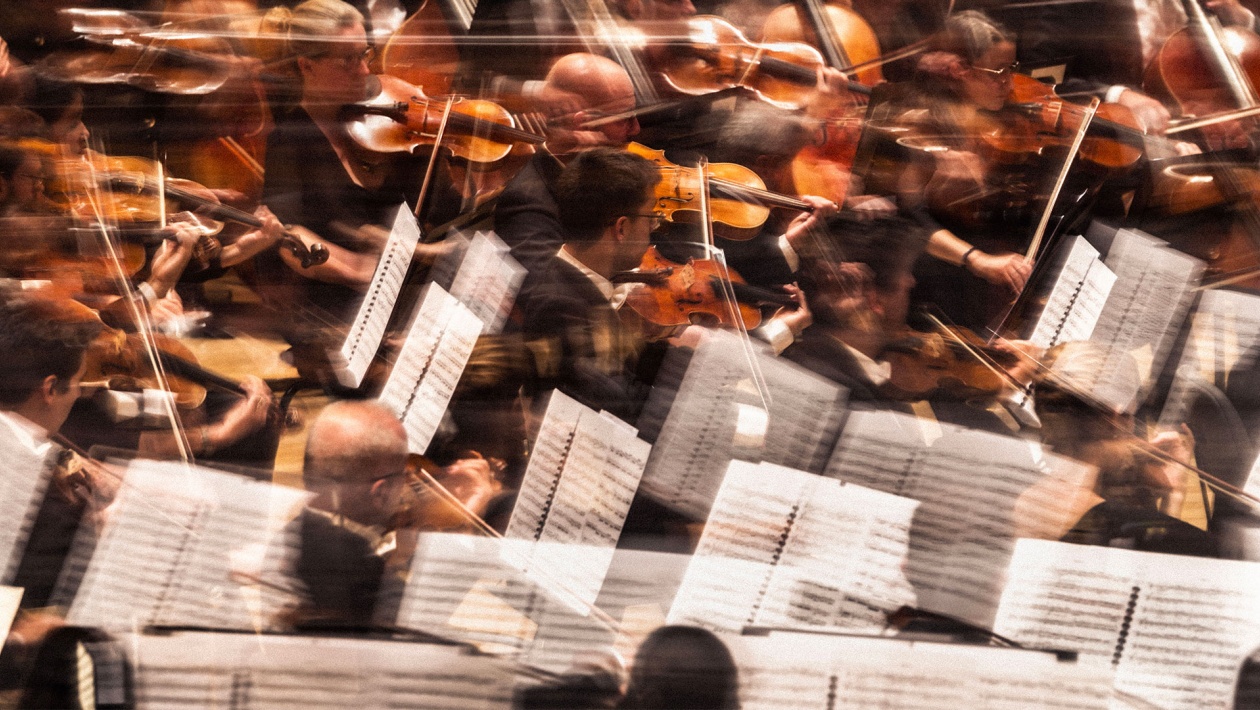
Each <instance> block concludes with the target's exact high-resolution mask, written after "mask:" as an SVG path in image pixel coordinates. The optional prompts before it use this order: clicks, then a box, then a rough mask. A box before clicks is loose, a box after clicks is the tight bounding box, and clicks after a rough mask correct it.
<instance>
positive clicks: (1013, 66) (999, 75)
mask: <svg viewBox="0 0 1260 710" xmlns="http://www.w3.org/2000/svg"><path fill="white" fill-rule="evenodd" d="M971 68H972V69H975V70H976V71H981V72H984V73H985V74H988V75H989V76H991V77H993V78H994V79H1005V78H1006V77H1008V76H1010V75H1011V74H1017V73H1019V62H1011V63H1010V64H1009V65H1007V66H1004V67H1002V68H1001V69H985V68H984V67H978V66H975V65H972V67H971Z"/></svg>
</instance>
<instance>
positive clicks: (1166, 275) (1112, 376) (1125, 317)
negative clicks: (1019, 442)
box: [1078, 229, 1203, 409]
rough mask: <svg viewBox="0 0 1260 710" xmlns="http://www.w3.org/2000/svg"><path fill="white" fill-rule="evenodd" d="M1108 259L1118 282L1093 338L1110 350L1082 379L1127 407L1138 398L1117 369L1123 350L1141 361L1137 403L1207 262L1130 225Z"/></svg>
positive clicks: (1108, 399)
mask: <svg viewBox="0 0 1260 710" xmlns="http://www.w3.org/2000/svg"><path fill="white" fill-rule="evenodd" d="M1106 262H1107V265H1108V266H1109V267H1110V268H1111V269H1112V271H1114V272H1115V274H1116V283H1115V285H1114V286H1113V287H1112V289H1111V294H1110V295H1109V296H1108V297H1107V304H1106V306H1104V307H1103V311H1102V314H1101V315H1100V316H1099V318H1098V324H1097V325H1096V326H1095V327H1094V335H1093V336H1092V338H1091V340H1093V341H1094V342H1097V343H1100V344H1102V345H1104V346H1106V347H1107V348H1108V351H1109V353H1110V355H1109V357H1108V358H1107V360H1106V362H1105V363H1104V364H1103V366H1102V367H1101V369H1100V370H1099V371H1098V372H1096V373H1094V375H1093V377H1092V378H1089V379H1087V381H1085V382H1080V383H1078V385H1079V386H1081V387H1082V388H1084V389H1085V390H1086V391H1088V392H1090V393H1091V394H1092V395H1094V396H1095V397H1097V398H1098V399H1099V400H1101V401H1102V402H1104V403H1106V404H1110V405H1112V406H1113V407H1115V408H1116V409H1126V408H1131V407H1132V406H1133V405H1134V404H1135V401H1134V399H1133V397H1132V396H1131V395H1132V393H1131V392H1128V391H1127V390H1126V388H1125V387H1124V386H1123V385H1122V384H1121V383H1123V382H1124V381H1125V378H1124V377H1122V376H1118V375H1117V374H1116V373H1117V372H1118V371H1121V370H1120V368H1124V367H1125V366H1126V359H1125V357H1124V356H1126V355H1131V356H1132V357H1133V358H1134V359H1135V360H1136V361H1137V364H1138V370H1139V376H1140V378H1141V382H1142V386H1141V389H1140V391H1139V392H1138V395H1137V400H1136V403H1140V402H1142V401H1143V400H1144V399H1145V398H1146V394H1147V393H1148V392H1149V391H1150V388H1151V385H1152V383H1153V380H1154V378H1156V377H1158V375H1159V372H1160V371H1161V370H1162V369H1163V366H1164V360H1165V359H1166V358H1167V357H1168V350H1169V349H1170V348H1171V347H1172V343H1173V341H1174V340H1175V338H1176V335H1177V328H1178V326H1179V325H1180V323H1181V322H1182V320H1183V319H1184V318H1185V314H1186V311H1187V309H1188V308H1189V306H1190V300H1191V299H1192V298H1193V296H1194V288H1195V287H1196V286H1197V285H1198V283H1199V279H1200V277H1201V276H1202V273H1203V263H1202V262H1201V261H1199V260H1198V259H1194V258H1192V257H1189V256H1186V255H1185V254H1183V253H1181V252H1179V251H1176V250H1175V249H1172V248H1170V247H1168V246H1167V245H1166V244H1165V243H1163V242H1161V241H1160V240H1158V239H1155V238H1154V237H1151V236H1149V235H1146V234H1143V233H1141V232H1136V231H1133V230H1129V229H1122V230H1120V231H1119V232H1117V233H1116V238H1115V241H1113V242H1112V245H1111V250H1110V251H1109V252H1108V254H1107V259H1106Z"/></svg>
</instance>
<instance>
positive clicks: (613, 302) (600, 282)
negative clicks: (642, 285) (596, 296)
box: [556, 246, 634, 310]
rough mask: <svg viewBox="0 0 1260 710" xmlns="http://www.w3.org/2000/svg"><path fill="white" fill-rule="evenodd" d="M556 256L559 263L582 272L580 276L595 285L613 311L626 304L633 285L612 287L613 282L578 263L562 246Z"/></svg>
mask: <svg viewBox="0 0 1260 710" xmlns="http://www.w3.org/2000/svg"><path fill="white" fill-rule="evenodd" d="M556 256H558V257H560V260H561V261H564V262H565V263H567V264H568V265H570V266H572V267H573V268H575V269H577V270H578V271H580V272H582V275H583V276H585V277H586V278H587V279H590V282H591V283H593V284H595V288H597V289H599V292H600V294H601V295H603V297H604V298H605V299H606V300H607V301H608V305H610V306H612V307H613V309H614V310H616V309H618V308H620V307H621V304H623V303H625V302H626V296H627V295H628V294H629V293H630V289H631V288H633V287H634V284H618V285H613V282H611V281H609V280H608V279H606V278H604V277H603V276H600V275H599V274H597V273H595V272H594V271H592V270H591V268H590V267H588V266H587V265H586V264H583V263H582V262H581V261H578V258H577V257H576V256H573V254H571V253H569V250H568V249H566V248H565V247H564V246H561V247H560V251H558V252H556Z"/></svg>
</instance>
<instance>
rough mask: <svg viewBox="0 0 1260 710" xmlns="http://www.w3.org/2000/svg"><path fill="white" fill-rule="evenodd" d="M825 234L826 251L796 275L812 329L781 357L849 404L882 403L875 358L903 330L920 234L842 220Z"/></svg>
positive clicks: (896, 225) (883, 221) (907, 227)
mask: <svg viewBox="0 0 1260 710" xmlns="http://www.w3.org/2000/svg"><path fill="white" fill-rule="evenodd" d="M827 227H828V232H829V237H830V240H829V241H830V242H831V243H832V245H833V246H834V247H835V248H834V250H830V251H832V253H829V254H828V253H818V254H814V255H811V256H810V257H808V258H806V259H804V260H802V262H801V270H800V272H799V274H798V277H799V279H800V286H801V289H802V290H803V291H804V292H805V297H806V299H807V300H808V301H809V305H810V310H811V311H812V312H813V317H814V324H813V325H812V326H811V327H809V328H807V329H806V330H805V332H804V334H803V335H802V336H801V338H800V340H798V341H797V342H796V343H794V344H793V345H792V346H791V347H789V348H788V349H787V350H786V351H785V352H784V353H783V355H784V357H787V358H788V359H791V360H793V361H795V362H798V363H800V364H801V365H804V366H805V367H808V368H809V369H811V370H814V371H815V372H817V373H819V374H821V375H823V376H825V377H827V378H829V379H832V380H835V381H836V382H839V383H840V384H842V385H844V386H845V387H847V388H849V398H850V399H851V400H854V401H872V400H879V399H887V396H886V395H885V384H886V383H887V381H888V373H889V367H888V364H887V363H886V362H881V361H880V360H879V358H880V356H881V355H883V353H884V350H885V348H886V347H887V346H888V345H889V343H890V342H892V340H893V339H894V338H896V337H897V336H898V335H899V334H900V333H901V332H902V331H904V330H905V327H906V315H907V310H908V309H909V304H910V289H912V288H913V287H914V276H913V275H912V274H911V270H912V269H913V266H914V262H915V259H917V258H918V256H919V254H920V253H922V251H923V248H924V246H925V245H926V244H927V237H928V235H927V231H926V229H924V228H923V227H921V226H920V225H919V224H918V223H916V222H914V221H912V220H909V219H907V218H904V217H896V216H890V217H882V218H879V219H875V220H869V221H866V220H861V219H858V218H856V217H853V216H851V215H849V214H840V215H837V216H836V217H834V218H832V219H831V220H830V221H829V222H828V223H827ZM841 255H843V258H841Z"/></svg>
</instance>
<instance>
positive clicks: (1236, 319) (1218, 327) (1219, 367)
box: [1159, 289, 1260, 427]
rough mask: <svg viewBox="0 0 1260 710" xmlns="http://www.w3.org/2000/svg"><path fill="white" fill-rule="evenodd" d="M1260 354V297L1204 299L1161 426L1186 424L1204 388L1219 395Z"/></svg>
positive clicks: (1209, 295)
mask: <svg viewBox="0 0 1260 710" xmlns="http://www.w3.org/2000/svg"><path fill="white" fill-rule="evenodd" d="M1258 350H1260V296H1256V295H1255V294H1251V293H1243V292H1240V291H1222V290H1220V289H1211V290H1207V291H1204V292H1203V293H1202V294H1201V295H1200V297H1199V303H1198V306H1197V307H1196V308H1195V312H1194V315H1193V316H1192V317H1191V325H1190V335H1189V337H1188V338H1187V340H1186V346H1185V348H1184V349H1183V350H1182V351H1181V358H1180V359H1179V360H1178V362H1177V370H1176V375H1175V376H1174V378H1173V383H1172V386H1171V388H1170V390H1169V393H1168V398H1167V399H1166V400H1165V402H1164V410H1163V412H1161V414H1160V418H1159V421H1160V424H1161V425H1162V426H1165V427H1175V426H1176V425H1178V424H1181V423H1182V422H1184V421H1186V418H1187V417H1188V416H1189V411H1188V410H1189V407H1190V406H1191V404H1192V403H1193V401H1194V398H1195V396H1196V395H1197V394H1198V393H1199V391H1200V389H1201V388H1205V387H1206V388H1212V389H1215V388H1217V386H1218V382H1219V379H1218V376H1222V377H1223V376H1227V375H1228V374H1229V373H1230V372H1233V371H1235V370H1244V369H1246V368H1249V367H1251V366H1252V365H1253V364H1254V363H1255V361H1256V353H1257V351H1258Z"/></svg>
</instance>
